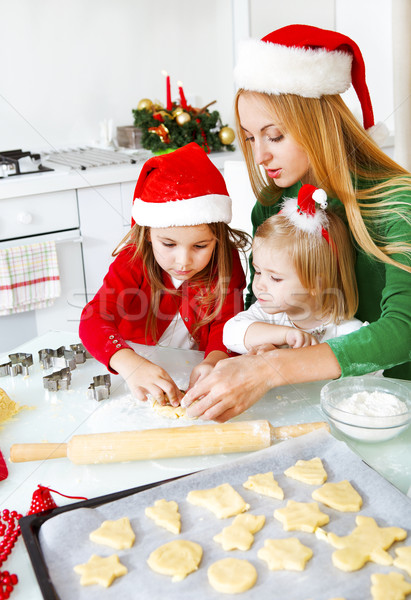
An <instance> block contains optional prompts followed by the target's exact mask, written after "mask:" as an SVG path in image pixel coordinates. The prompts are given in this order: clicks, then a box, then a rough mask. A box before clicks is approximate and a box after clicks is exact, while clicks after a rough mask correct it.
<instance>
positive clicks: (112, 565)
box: [74, 554, 127, 587]
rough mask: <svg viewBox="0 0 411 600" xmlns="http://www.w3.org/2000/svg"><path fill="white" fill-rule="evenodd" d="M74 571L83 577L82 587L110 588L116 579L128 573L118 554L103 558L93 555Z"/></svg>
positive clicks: (81, 580)
mask: <svg viewBox="0 0 411 600" xmlns="http://www.w3.org/2000/svg"><path fill="white" fill-rule="evenodd" d="M74 571H75V572H76V573H79V574H80V575H81V579H80V584H81V585H93V584H98V585H102V586H104V587H109V586H110V585H111V584H112V583H113V581H114V580H115V579H116V577H121V576H122V575H125V574H126V573H127V567H125V566H124V565H122V564H121V562H120V560H119V558H118V556H117V554H112V555H111V556H107V557H106V558H103V557H102V556H97V554H93V555H92V556H90V558H89V559H88V561H87V562H86V563H84V564H82V565H76V566H75V567H74Z"/></svg>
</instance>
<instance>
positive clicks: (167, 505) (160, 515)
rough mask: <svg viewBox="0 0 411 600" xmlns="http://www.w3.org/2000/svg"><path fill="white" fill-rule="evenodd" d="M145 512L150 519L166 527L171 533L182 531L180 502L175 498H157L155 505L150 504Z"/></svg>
mask: <svg viewBox="0 0 411 600" xmlns="http://www.w3.org/2000/svg"><path fill="white" fill-rule="evenodd" d="M145 514H146V516H147V517H149V518H150V519H153V521H154V522H155V523H156V524H157V525H159V526H160V527H164V528H165V529H167V531H171V533H176V534H177V533H180V531H181V515H180V513H179V512H178V504H177V502H174V500H170V501H169V502H167V500H156V501H155V502H154V506H148V507H147V508H146V510H145Z"/></svg>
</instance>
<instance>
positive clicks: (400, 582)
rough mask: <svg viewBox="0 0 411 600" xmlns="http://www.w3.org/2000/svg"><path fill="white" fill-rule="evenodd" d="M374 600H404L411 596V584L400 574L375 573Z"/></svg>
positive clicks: (373, 581) (372, 588) (372, 590)
mask: <svg viewBox="0 0 411 600" xmlns="http://www.w3.org/2000/svg"><path fill="white" fill-rule="evenodd" d="M371 583H372V586H371V595H372V597H373V600H403V599H404V598H405V597H406V596H408V594H411V584H410V583H408V582H407V581H405V579H404V575H401V574H400V573H388V575H383V574H382V573H374V574H373V575H371Z"/></svg>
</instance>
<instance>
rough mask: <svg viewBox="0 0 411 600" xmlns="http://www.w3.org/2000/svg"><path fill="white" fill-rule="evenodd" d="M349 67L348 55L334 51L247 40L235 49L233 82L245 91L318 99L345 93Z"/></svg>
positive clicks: (349, 56) (349, 76)
mask: <svg viewBox="0 0 411 600" xmlns="http://www.w3.org/2000/svg"><path fill="white" fill-rule="evenodd" d="M351 63H352V55H351V54H348V53H346V52H340V51H338V50H335V51H331V52H330V51H328V50H325V49H322V48H319V49H316V50H312V49H310V48H296V47H288V46H283V45H280V44H272V43H270V42H263V41H261V40H252V39H250V40H246V41H243V42H241V43H240V45H239V53H238V62H237V65H236V67H235V69H234V80H235V83H236V84H237V86H238V87H239V88H242V89H245V90H252V91H255V92H264V93H267V94H297V95H299V96H303V97H305V98H320V97H321V96H324V95H328V94H341V93H343V92H345V91H346V90H348V88H349V87H350V85H351Z"/></svg>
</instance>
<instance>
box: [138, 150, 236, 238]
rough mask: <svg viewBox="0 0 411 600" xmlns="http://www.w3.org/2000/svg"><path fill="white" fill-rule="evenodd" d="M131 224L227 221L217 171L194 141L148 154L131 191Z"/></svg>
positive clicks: (226, 205)
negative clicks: (132, 198) (161, 151)
mask: <svg viewBox="0 0 411 600" xmlns="http://www.w3.org/2000/svg"><path fill="white" fill-rule="evenodd" d="M131 214H132V222H131V223H132V225H134V223H138V224H139V225H145V226H147V227H172V226H182V225H201V224H202V223H218V222H222V223H229V222H230V221H231V198H230V197H229V195H228V191H227V188H226V185H225V181H224V178H223V176H222V175H221V173H220V171H219V170H218V169H217V167H215V166H214V164H213V163H212V162H211V160H210V159H209V158H208V156H207V154H206V153H205V151H204V150H203V149H202V148H200V146H199V145H198V144H196V143H195V142H192V143H191V144H187V145H186V146H183V147H182V148H179V149H178V150H175V151H174V152H172V153H171V154H164V155H162V156H155V157H153V158H150V159H149V160H148V161H147V162H146V163H145V164H144V166H143V168H142V170H141V173H140V177H139V178H138V181H137V185H136V189H135V192H134V200H133V208H132V212H131Z"/></svg>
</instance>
